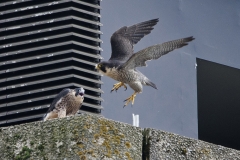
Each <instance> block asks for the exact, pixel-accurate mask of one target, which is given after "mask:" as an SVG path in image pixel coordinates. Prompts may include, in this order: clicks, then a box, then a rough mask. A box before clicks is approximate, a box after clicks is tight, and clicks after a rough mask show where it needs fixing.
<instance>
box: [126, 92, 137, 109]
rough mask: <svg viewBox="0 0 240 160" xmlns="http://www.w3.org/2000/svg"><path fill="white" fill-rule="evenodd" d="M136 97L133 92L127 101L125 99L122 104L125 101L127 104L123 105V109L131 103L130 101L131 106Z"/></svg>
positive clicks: (135, 93)
mask: <svg viewBox="0 0 240 160" xmlns="http://www.w3.org/2000/svg"><path fill="white" fill-rule="evenodd" d="M136 95H137V92H134V93H133V94H132V95H131V96H130V97H128V98H127V99H125V100H124V102H125V101H127V102H126V103H125V104H124V106H123V107H125V106H127V105H128V103H130V102H131V101H132V105H133V104H134V100H135V97H136Z"/></svg>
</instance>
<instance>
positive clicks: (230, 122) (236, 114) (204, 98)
mask: <svg viewBox="0 0 240 160" xmlns="http://www.w3.org/2000/svg"><path fill="white" fill-rule="evenodd" d="M197 94H198V132H199V133H198V135H199V139H200V140H204V141H208V142H211V143H215V144H219V145H223V146H226V147H230V148H235V149H240V138H239V135H240V127H239V126H240V70H239V69H236V68H232V67H228V66H225V65H221V64H218V63H213V62H210V61H206V60H202V59H197Z"/></svg>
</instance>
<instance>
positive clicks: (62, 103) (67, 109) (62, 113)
mask: <svg viewBox="0 0 240 160" xmlns="http://www.w3.org/2000/svg"><path fill="white" fill-rule="evenodd" d="M84 93H85V90H84V89H83V88H76V89H69V88H65V89H63V90H62V91H61V92H60V93H59V94H58V95H57V96H56V97H55V99H54V100H53V102H52V104H51V105H50V107H49V109H48V111H47V113H46V114H45V115H44V118H43V120H44V121H46V120H49V119H52V118H63V117H66V116H69V115H75V114H76V113H77V111H78V110H79V109H80V107H81V106H82V103H83V100H84Z"/></svg>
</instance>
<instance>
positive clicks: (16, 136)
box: [0, 114, 142, 160]
mask: <svg viewBox="0 0 240 160" xmlns="http://www.w3.org/2000/svg"><path fill="white" fill-rule="evenodd" d="M0 153H1V154H0V159H1V160H2V159H3V160H14V159H15V160H27V159H30V160H37V159H41V160H47V159H48V160H72V159H73V160H100V159H102V160H122V159H126V160H140V159H142V130H141V129H140V128H136V127H133V126H131V125H128V124H124V123H120V122H115V121H111V120H107V119H105V118H102V117H96V116H92V115H86V114H84V115H80V116H76V117H67V118H63V119H54V120H50V121H46V122H34V123H28V124H23V125H17V126H13V127H8V128H0Z"/></svg>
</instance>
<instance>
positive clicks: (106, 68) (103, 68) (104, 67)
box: [95, 61, 120, 77]
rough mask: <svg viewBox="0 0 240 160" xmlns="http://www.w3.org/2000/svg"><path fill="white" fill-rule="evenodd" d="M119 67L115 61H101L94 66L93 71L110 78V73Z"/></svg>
mask: <svg viewBox="0 0 240 160" xmlns="http://www.w3.org/2000/svg"><path fill="white" fill-rule="evenodd" d="M119 65H120V64H119V62H115V61H102V62H100V63H98V64H97V65H96V66H95V69H96V70H97V71H98V72H100V73H101V74H104V75H106V76H110V77H111V72H114V71H116V69H117V67H118V66H119Z"/></svg>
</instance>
